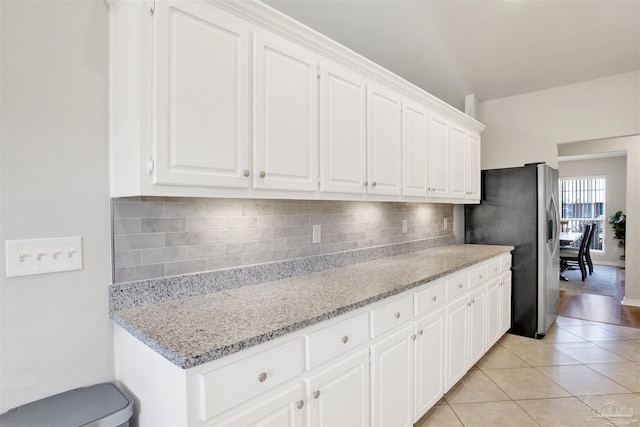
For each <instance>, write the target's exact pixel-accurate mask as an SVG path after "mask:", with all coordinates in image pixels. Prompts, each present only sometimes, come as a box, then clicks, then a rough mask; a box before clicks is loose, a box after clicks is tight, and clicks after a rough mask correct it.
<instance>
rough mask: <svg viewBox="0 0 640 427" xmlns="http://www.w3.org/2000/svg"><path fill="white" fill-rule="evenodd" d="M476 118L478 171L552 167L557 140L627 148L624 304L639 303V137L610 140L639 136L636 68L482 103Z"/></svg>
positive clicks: (582, 147) (581, 147) (584, 147)
mask: <svg viewBox="0 0 640 427" xmlns="http://www.w3.org/2000/svg"><path fill="white" fill-rule="evenodd" d="M479 120H480V121H481V122H482V123H484V124H485V125H487V129H486V130H485V131H484V132H483V133H482V168H483V169H493V168H501V167H510V166H520V165H522V164H524V163H529V162H536V161H544V162H546V163H547V164H549V165H551V166H553V167H557V165H558V144H565V143H570V142H574V143H575V144H572V145H574V146H575V150H573V152H572V153H568V152H567V153H563V155H578V154H589V152H590V151H591V152H593V151H597V150H599V152H609V151H620V150H622V151H627V214H628V216H627V236H628V238H627V242H626V243H627V248H626V256H627V260H628V262H627V271H626V296H625V302H626V303H628V304H634V305H636V304H637V305H640V262H638V260H640V239H638V238H635V236H640V175H639V174H640V172H639V171H640V141H639V140H640V138H639V137H637V136H636V137H631V138H615V137H622V136H627V135H638V134H640V71H634V72H630V73H624V74H619V75H615V76H610V77H606V78H602V79H597V80H591V81H588V82H583V83H577V84H573V85H568V86H562V87H558V88H554V89H548V90H543V91H539V92H532V93H527V94H524V95H518V96H512V97H509V98H502V99H496V100H491V101H485V102H481V103H480V108H479ZM594 140H595V141H594ZM576 141H578V142H576ZM579 141H585V142H579ZM634 233H635V234H634Z"/></svg>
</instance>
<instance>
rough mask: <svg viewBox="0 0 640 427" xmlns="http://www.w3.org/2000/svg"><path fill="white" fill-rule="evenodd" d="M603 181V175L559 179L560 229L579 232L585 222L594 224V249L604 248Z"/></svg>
mask: <svg viewBox="0 0 640 427" xmlns="http://www.w3.org/2000/svg"><path fill="white" fill-rule="evenodd" d="M605 181H606V179H605V178H604V177H585V178H561V179H560V195H561V198H562V211H561V212H560V217H561V218H560V223H561V224H562V231H575V232H580V233H581V232H582V231H583V230H584V225H585V224H588V223H592V224H595V226H596V230H595V234H594V235H593V240H592V241H591V249H592V250H594V251H603V250H604V247H603V245H604V240H603V230H604V228H603V227H604V212H605V210H604V209H605V207H604V199H605V191H604V190H605Z"/></svg>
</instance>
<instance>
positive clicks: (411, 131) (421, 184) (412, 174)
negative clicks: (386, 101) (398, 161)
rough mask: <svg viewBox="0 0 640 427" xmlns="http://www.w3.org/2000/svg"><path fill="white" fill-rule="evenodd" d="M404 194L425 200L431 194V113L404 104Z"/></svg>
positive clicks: (406, 103) (417, 106)
mask: <svg viewBox="0 0 640 427" xmlns="http://www.w3.org/2000/svg"><path fill="white" fill-rule="evenodd" d="M402 173H403V180H402V194H403V195H404V196H411V197H419V198H422V199H425V198H426V197H427V196H428V192H429V112H428V111H427V110H426V109H425V108H424V107H422V106H420V105H417V104H413V103H410V102H406V101H405V102H404V103H403V109H402Z"/></svg>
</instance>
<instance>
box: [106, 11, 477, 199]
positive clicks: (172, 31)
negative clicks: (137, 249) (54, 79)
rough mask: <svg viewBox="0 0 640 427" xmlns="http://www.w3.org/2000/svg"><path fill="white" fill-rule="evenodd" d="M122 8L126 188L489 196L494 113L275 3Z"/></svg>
mask: <svg viewBox="0 0 640 427" xmlns="http://www.w3.org/2000/svg"><path fill="white" fill-rule="evenodd" d="M109 19H110V23H109V25H110V29H111V30H110V32H109V46H110V51H109V82H110V83H109V91H110V93H109V156H110V162H109V167H110V187H111V195H112V196H113V197H125V196H176V197H230V198H278V199H312V200H376V201H401V200H413V201H436V202H463V203H464V202H467V201H470V202H472V203H473V202H477V201H478V200H479V172H478V171H479V159H480V153H479V150H480V132H482V130H483V129H484V126H483V125H482V124H481V123H478V122H477V121H475V120H474V119H472V118H470V117H468V116H466V115H465V114H463V113H462V112H460V111H458V110H456V109H455V108H452V107H451V106H449V105H447V104H445V103H444V102H442V101H440V100H439V99H437V98H435V97H433V96H432V95H430V94H428V93H426V92H424V91H423V90H421V89H418V88H417V87H415V86H414V85H412V84H410V83H408V82H407V81H405V80H403V79H402V78H400V77H398V76H396V75H394V74H392V73H390V72H389V71H387V70H384V69H383V68H381V67H379V66H377V65H375V64H372V63H371V62H370V61H368V60H366V59H364V58H362V57H360V56H359V55H356V54H354V53H353V52H351V51H349V50H348V49H346V48H345V47H343V46H341V45H339V44H338V43H336V42H334V41H332V40H330V39H328V38H327V37H324V36H321V35H319V34H317V33H316V32H314V31H311V30H310V29H309V28H307V27H305V26H303V25H301V24H300V23H298V22H296V21H295V20H293V19H291V18H289V17H287V16H286V15H283V14H281V13H279V12H276V11H274V10H273V9H271V8H270V7H269V6H267V5H265V4H263V3H262V2H258V1H209V0H190V1H181V0H155V1H154V2H152V4H151V3H148V2H142V1H122V2H113V5H112V6H111V7H110V11H109ZM453 123H455V124H456V125H455V126H456V127H452V124H453ZM458 128H459V129H458ZM457 130H460V131H461V132H463V133H464V134H465V135H466V136H467V137H466V142H465V144H466V148H465V149H464V150H459V147H458V142H459V140H458V135H457V134H456V131H457ZM451 139H453V144H454V147H453V148H452V149H453V150H454V152H451V151H450V140H451ZM460 151H464V154H460ZM459 156H461V157H459ZM463 158H464V160H462V159H463ZM452 161H455V165H454V169H455V170H454V171H451V170H450V166H451V162H452ZM458 161H460V162H462V163H458ZM462 169H465V172H467V171H466V170H468V169H472V171H471V172H468V173H466V175H464V176H465V177H464V178H462V181H464V184H463V185H464V186H465V189H464V191H463V192H464V193H465V196H464V197H460V196H461V193H460V192H459V190H460V188H461V185H460V182H461V181H460V178H461V177H462V173H461V170H462Z"/></svg>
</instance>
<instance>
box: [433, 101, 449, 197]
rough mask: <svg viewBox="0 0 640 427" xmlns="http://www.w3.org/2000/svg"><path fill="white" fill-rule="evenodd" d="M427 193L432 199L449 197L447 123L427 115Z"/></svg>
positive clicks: (434, 116)
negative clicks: (429, 189)
mask: <svg viewBox="0 0 640 427" xmlns="http://www.w3.org/2000/svg"><path fill="white" fill-rule="evenodd" d="M429 185H430V187H431V191H430V192H429V195H430V197H432V198H448V197H449V122H448V121H446V120H445V119H443V118H441V117H439V116H437V115H435V114H430V115H429Z"/></svg>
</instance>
